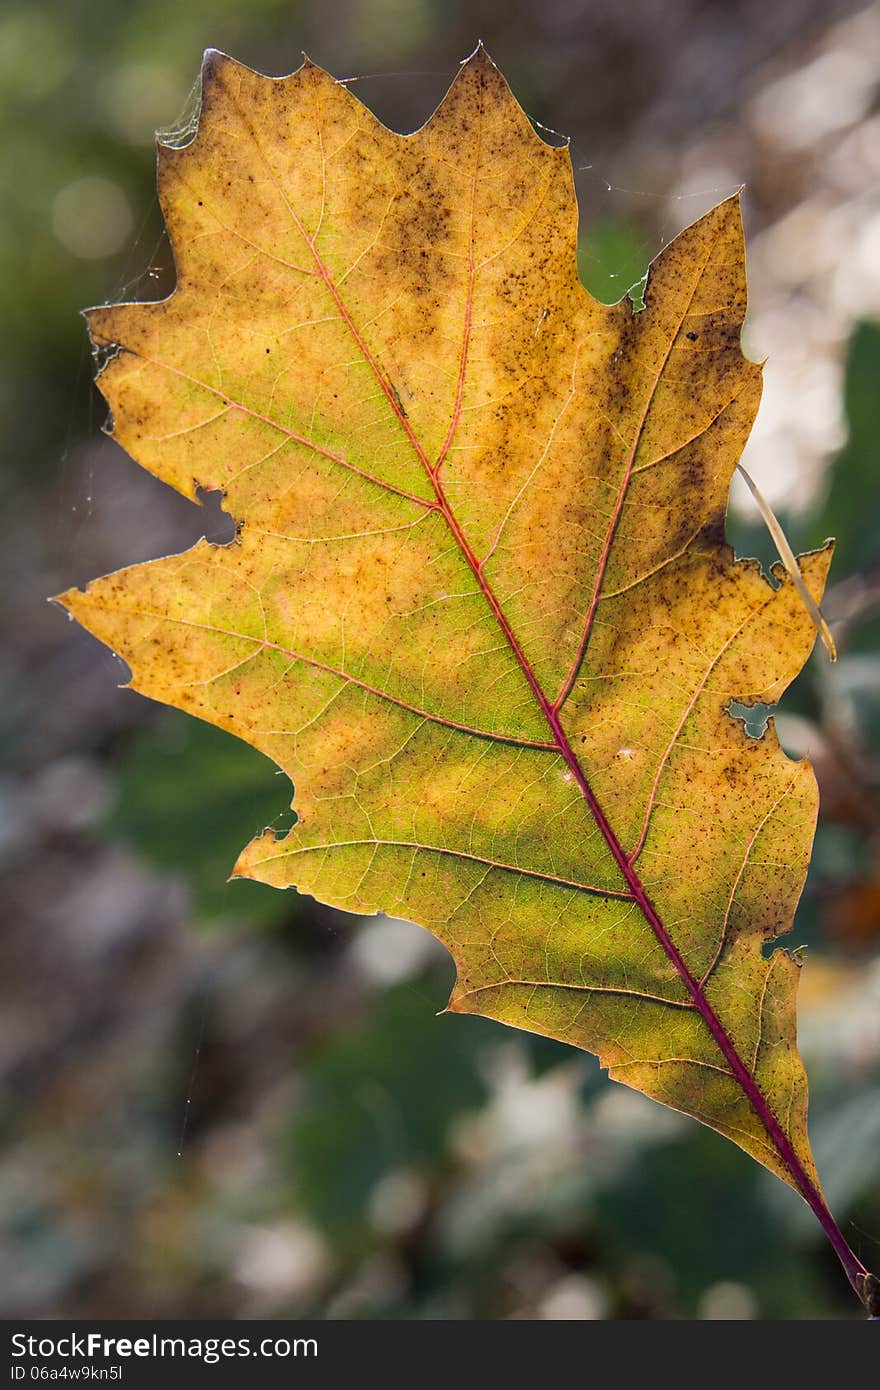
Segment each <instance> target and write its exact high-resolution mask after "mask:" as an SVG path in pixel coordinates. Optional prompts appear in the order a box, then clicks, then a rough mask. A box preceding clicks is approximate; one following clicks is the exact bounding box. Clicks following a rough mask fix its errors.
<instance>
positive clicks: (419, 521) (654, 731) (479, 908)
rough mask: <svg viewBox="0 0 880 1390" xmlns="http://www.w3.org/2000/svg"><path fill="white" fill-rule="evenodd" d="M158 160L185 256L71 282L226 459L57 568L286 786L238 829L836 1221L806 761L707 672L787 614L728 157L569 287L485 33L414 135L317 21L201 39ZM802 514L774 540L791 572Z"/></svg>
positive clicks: (457, 1001)
mask: <svg viewBox="0 0 880 1390" xmlns="http://www.w3.org/2000/svg"><path fill="white" fill-rule="evenodd" d="M159 182H160V193H161V200H162V207H163V210H164V214H165V218H166V221H167V225H168V230H169V234H170V237H171V241H172V244H173V248H174V254H175V259H176V265H177V276H178V280H177V288H176V290H175V292H174V293H173V294H172V295H171V296H170V298H168V299H166V300H164V301H162V302H159V303H142V304H122V305H114V306H111V307H108V308H98V309H94V310H91V311H90V312H89V315H88V318H89V327H90V332H91V335H92V339H93V341H94V343H95V345H96V347H97V348H98V349H99V350H100V352H101V353H102V355H103V356H104V357H105V358H106V362H105V365H103V369H102V370H101V372H100V378H99V380H100V387H101V390H102V392H103V393H104V395H105V397H106V398H107V401H108V402H109V405H110V407H111V410H112V420H113V429H112V432H113V435H114V437H115V438H116V439H117V440H118V441H119V443H120V444H121V445H123V446H124V448H126V449H127V450H128V452H129V453H130V454H131V455H132V456H133V457H134V458H135V459H136V460H137V461H138V462H139V463H140V464H142V465H143V466H144V467H145V468H147V469H149V470H150V471H151V472H152V473H154V474H155V475H156V477H158V478H160V479H162V480H163V481H164V482H166V483H168V484H170V485H171V486H172V487H174V488H176V489H178V491H180V492H182V493H183V494H185V495H186V496H188V497H195V495H196V491H197V489H198V488H200V487H201V488H207V489H219V490H221V491H222V493H223V495H224V497H225V506H226V507H227V509H228V510H229V512H230V513H231V514H232V516H233V517H234V518H235V519H236V522H237V524H238V535H237V537H236V539H235V541H234V542H232V543H231V544H229V545H225V546H223V545H215V544H209V543H208V542H206V541H204V540H203V541H201V542H200V543H199V544H197V545H196V546H194V547H193V548H192V549H191V550H189V551H187V552H186V553H185V554H182V555H177V556H171V557H169V558H166V559H161V560H157V561H155V562H152V563H149V564H143V565H137V566H134V567H133V568H131V569H127V570H123V571H121V572H119V573H117V574H112V575H109V576H107V577H106V578H104V579H100V580H97V581H96V582H94V583H93V584H91V585H90V586H89V588H88V589H87V591H86V592H84V593H83V592H79V591H71V592H70V593H68V594H66V595H64V596H63V599H62V601H63V602H64V603H65V604H66V605H67V607H68V608H69V610H70V612H71V613H72V614H74V615H75V616H76V618H77V619H78V620H79V621H80V622H81V623H83V624H84V625H85V626H86V627H87V628H88V629H89V630H90V631H91V632H93V633H94V634H95V635H96V636H98V637H99V638H100V639H101V640H102V641H104V642H105V643H107V644H108V645H109V646H110V647H112V648H113V649H114V650H115V651H117V652H118V653H120V655H121V656H122V657H123V658H124V659H125V661H126V662H127V663H128V664H129V666H130V668H131V673H132V679H131V685H132V687H133V688H134V689H135V690H138V691H140V692H142V693H143V694H145V695H149V696H151V697H152V698H154V699H156V700H160V701H163V702H165V703H167V704H170V705H175V706H178V707H180V708H181V709H184V710H188V711H190V712H191V713H193V714H195V715H198V716H199V717H200V718H202V719H205V720H208V721H210V722H211V723H213V724H216V725H219V726H220V727H222V728H224V729H228V730H229V731H230V732H232V733H234V734H237V735H238V736H239V737H240V738H242V739H245V740H246V741H247V742H248V743H251V744H253V745H254V746H255V747H256V748H259V749H260V750H261V751H262V752H263V753H265V754H268V755H269V756H270V757H271V758H272V759H274V760H275V762H276V763H277V764H278V766H279V767H280V768H282V769H283V770H284V772H285V773H287V775H288V776H289V777H290V779H291V781H292V782H293V784H294V787H295V800H294V807H295V810H296V813H297V817H298V819H297V823H296V825H295V826H294V829H293V830H292V832H291V833H290V834H289V835H287V836H286V837H285V838H283V839H276V837H275V835H274V834H272V833H271V832H266V833H265V834H263V835H262V836H260V837H259V838H258V839H256V840H255V841H254V842H253V843H252V844H251V845H249V846H248V848H247V849H246V850H245V851H244V853H243V854H242V855H241V857H240V859H239V861H238V863H237V865H236V867H235V873H236V874H237V875H242V876H247V877H251V878H255V879H260V880H262V881H264V882H266V883H270V884H274V885H277V886H278V887H286V886H289V885H295V886H296V887H297V888H298V889H299V890H300V891H301V892H305V893H310V894H313V895H314V896H315V897H317V898H319V899H321V900H322V901H323V902H326V903H330V904H333V905H335V906H337V907H340V908H345V909H347V910H348V911H351V912H356V913H372V912H376V911H378V910H383V911H386V912H390V913H393V914H395V915H397V916H402V917H406V918H409V919H411V920H412V921H414V922H417V923H420V924H421V925H422V926H424V927H427V928H429V929H430V930H431V931H432V932H434V933H435V934H436V935H437V936H438V937H439V938H440V939H441V940H442V941H443V942H444V943H445V944H446V946H447V947H448V949H449V951H450V952H451V953H452V955H453V957H454V958H455V962H456V965H457V969H458V974H457V982H456V985H455V989H454V992H453V995H452V998H451V1001H450V1008H451V1009H453V1010H456V1011H459V1012H470V1013H479V1014H485V1015H488V1016H490V1017H492V1018H496V1019H499V1020H501V1021H502V1022H503V1023H506V1024H510V1025H513V1026H515V1027H517V1028H524V1029H530V1030H532V1031H535V1032H538V1033H543V1034H547V1035H549V1036H551V1037H554V1038H559V1039H562V1040H564V1041H565V1042H568V1043H571V1044H573V1045H574V1046H576V1047H580V1048H585V1049H588V1050H589V1051H590V1052H593V1053H596V1054H597V1055H598V1056H599V1058H600V1059H601V1061H602V1064H603V1065H604V1066H605V1067H607V1068H608V1070H609V1072H610V1074H611V1076H612V1077H614V1078H615V1079H616V1080H618V1081H621V1082H625V1083H626V1084H627V1085H630V1086H632V1087H635V1088H636V1089H637V1090H640V1091H643V1092H645V1093H646V1094H647V1095H649V1096H653V1097H654V1098H656V1099H657V1100H660V1101H662V1102H664V1103H665V1104H667V1105H670V1106H674V1107H675V1108H677V1109H678V1110H682V1111H685V1112H687V1113H688V1114H690V1115H692V1116H694V1117H696V1118H697V1119H698V1120H701V1121H703V1122H704V1123H705V1124H708V1125H711V1126H712V1127H713V1128H715V1129H716V1130H719V1131H721V1133H723V1134H725V1135H727V1136H728V1137H729V1138H730V1139H732V1140H733V1141H734V1142H735V1143H737V1144H739V1145H741V1147H742V1148H744V1149H745V1150H747V1151H748V1152H749V1153H750V1154H751V1155H752V1156H753V1157H754V1158H756V1159H757V1160H759V1161H760V1162H761V1163H763V1164H765V1165H766V1166H767V1167H768V1168H770V1169H772V1170H773V1171H774V1172H775V1173H777V1174H778V1175H779V1176H780V1177H781V1178H783V1179H784V1180H785V1181H786V1182H788V1183H789V1184H791V1186H793V1187H794V1188H795V1189H796V1190H797V1191H798V1192H800V1193H801V1195H802V1196H803V1197H805V1199H806V1200H807V1201H808V1202H809V1203H810V1205H811V1206H812V1207H813V1209H814V1211H815V1212H816V1214H817V1215H818V1216H819V1219H820V1220H821V1221H822V1223H823V1225H824V1226H825V1228H826V1231H829V1233H830V1227H833V1229H834V1231H836V1230H837V1228H836V1227H834V1223H833V1220H832V1218H831V1217H830V1214H829V1213H828V1212H827V1208H826V1207H825V1204H824V1200H823V1198H822V1196H821V1192H820V1189H819V1186H818V1180H817V1177H816V1173H815V1170H814V1166H813V1161H812V1158H811V1155H810V1150H809V1144H808V1140H807V1131H806V1108H807V1087H806V1080H805V1076H804V1070H803V1066H802V1063H801V1061H800V1058H799V1056H798V1052H797V1047H796V1027H795V994H796V990H797V979H798V966H797V965H796V964H795V962H794V960H793V959H792V957H791V956H790V955H789V954H788V953H787V952H785V951H784V950H782V949H776V950H774V951H772V953H770V954H767V953H766V952H765V950H764V949H763V948H764V943H766V942H767V941H769V940H772V939H773V938H775V937H777V936H778V935H780V934H781V933H784V932H787V931H788V930H789V928H790V926H791V923H792V917H793V912H794V908H795V905H796V903H797V899H798V896H799V894H800V892H801V888H802V886H803V882H804V877H805V873H806V869H807V864H808V860H809V854H810V846H811V840H812V834H813V828H814V821H815V817H816V809H817V793H816V785H815V781H814V777H813V773H812V770H811V768H810V766H809V764H808V763H807V762H806V761H802V762H798V763H794V762H791V761H789V759H788V758H787V757H786V756H785V755H784V753H783V752H782V750H781V748H780V746H779V744H778V742H777V738H776V734H775V732H774V729H773V724H772V720H771V721H770V724H769V726H768V728H767V731H766V733H765V734H764V736H763V737H762V738H760V739H756V738H752V737H749V736H748V734H747V733H746V732H745V730H744V728H743V725H742V723H741V722H740V721H738V720H736V719H734V718H733V717H732V716H731V715H730V714H729V713H728V712H727V706H728V705H729V704H730V702H731V701H733V700H735V701H739V702H744V703H747V704H748V703H750V702H754V701H762V702H764V703H766V704H773V703H775V702H776V701H777V700H778V699H779V697H780V696H781V694H782V693H783V691H784V690H785V688H786V686H787V685H788V684H789V682H790V681H791V680H792V678H793V677H794V676H795V675H796V674H797V672H798V671H799V670H800V668H801V666H802V665H803V663H804V661H805V660H806V658H807V655H808V653H809V651H810V649H811V647H812V644H813V639H814V636H815V633H814V629H813V627H812V625H811V622H810V619H809V617H808V615H807V614H806V612H805V611H804V609H803V607H802V605H801V603H800V601H799V600H798V597H797V594H796V592H795V590H794V588H793V586H792V583H791V581H790V579H789V578H788V577H787V576H786V575H785V574H784V572H783V571H782V570H781V569H779V570H778V573H777V574H776V579H777V583H776V584H771V583H769V582H768V581H767V579H766V578H765V577H764V576H763V575H762V573H761V571H760V568H759V566H758V565H757V564H756V563H755V562H753V561H748V560H746V561H735V560H734V558H733V554H732V551H731V550H730V548H729V547H728V546H727V545H726V544H725V540H724V514H725V507H726V500H727V494H728V486H729V483H730V478H731V474H732V471H733V469H734V467H735V466H736V463H737V460H738V458H739V456H740V453H741V451H742V448H743V445H744V443H745V440H746V437H747V435H748V432H749V429H750V427H751V424H752V421H753V418H754V415H755V412H756V409H757V406H758V400H759V396H760V389H761V371H760V368H759V367H758V366H757V365H756V364H754V363H752V362H749V361H747V360H746V359H745V358H744V357H743V354H742V351H741V347H740V332H741V326H742V321H743V316H744V313H745V309H746V275H745V264H744V253H743V238H742V228H741V222H740V213H739V207H738V200H737V199H736V198H731V199H728V200H727V201H725V202H723V203H721V204H720V205H719V206H718V207H716V208H714V209H713V210H712V211H711V212H709V213H708V214H707V215H706V216H704V217H702V218H701V219H700V220H699V221H698V222H696V223H695V224H694V225H693V226H691V227H689V228H688V229H687V230H686V231H684V232H682V233H681V235H680V236H678V237H677V238H676V239H675V240H674V241H673V242H672V243H671V244H670V245H668V246H667V247H666V248H665V250H664V251H663V252H662V253H661V254H660V255H659V256H658V257H657V259H656V260H655V261H654V263H653V265H652V266H651V269H650V273H649V276H648V280H647V285H646V289H645V303H644V308H643V309H641V310H640V311H639V312H635V311H634V308H633V305H632V303H631V301H630V300H629V299H626V298H625V299H623V300H622V301H621V302H620V303H618V304H615V305H612V306H610V307H609V306H607V305H604V304H600V303H598V302H596V301H595V300H593V299H592V298H591V297H590V296H589V295H588V294H587V293H586V291H585V290H584V289H583V288H582V286H581V284H580V282H579V279H578V274H577V267H576V242H577V208H576V202H575V196H574V190H573V183H572V170H571V162H570V157H569V153H568V150H567V149H566V148H558V147H553V146H551V145H549V144H547V143H545V141H544V140H543V139H542V138H540V136H539V135H538V134H537V133H536V131H535V129H534V128H533V126H532V125H531V123H530V122H529V120H528V119H527V118H526V116H525V115H524V113H523V112H522V110H521V109H520V108H519V106H518V105H517V103H516V102H515V100H514V98H513V97H512V95H511V93H510V91H509V89H508V87H507V86H506V84H505V82H504V80H503V78H502V77H501V76H500V74H499V73H498V71H497V69H496V68H495V67H494V65H493V64H492V63H491V61H490V60H489V59H488V57H487V56H486V55H485V53H484V52H483V50H482V49H480V50H478V51H477V53H476V54H475V55H474V56H473V57H472V58H471V59H470V60H469V61H468V62H467V63H465V64H464V65H463V66H462V68H461V71H460V73H459V75H458V77H457V78H456V80H455V82H454V83H453V85H452V87H451V89H450V91H449V93H448V95H447V96H446V98H445V100H444V101H443V103H442V104H441V106H440V108H439V109H438V111H437V112H436V113H435V114H434V116H433V117H432V118H431V119H430V120H429V121H428V123H427V124H426V125H425V126H424V127H423V128H422V129H421V130H419V131H417V132H416V133H415V134H413V135H410V136H406V137H404V136H401V135H398V134H395V133H392V132H391V131H389V130H388V129H386V128H385V127H384V126H383V125H382V124H381V123H380V122H379V121H378V120H377V119H376V118H375V117H374V116H373V115H372V114H371V113H370V112H369V111H368V110H367V109H366V108H365V107H364V106H363V105H362V104H361V103H360V102H359V101H358V100H357V99H356V98H355V97H354V96H353V95H352V93H351V92H350V91H349V90H348V89H347V88H346V87H345V86H344V85H342V84H340V83H338V82H336V81H335V80H334V79H333V78H331V77H330V76H329V75H328V74H327V73H325V72H323V71H322V70H321V69H319V68H318V67H316V66H314V65H313V64H312V63H310V62H306V63H305V65H304V66H303V67H301V68H300V69H299V71H298V72H296V73H294V74H293V75H292V76H290V77H286V78H283V79H270V78H266V77H264V76H261V75H258V74H257V73H254V72H252V71H250V70H249V69H247V68H245V67H243V66H241V65H240V64H238V63H236V62H234V61H232V60H231V59H229V58H227V57H224V56H222V55H220V54H217V53H213V52H211V53H209V54H208V55H207V57H206V61H205V67H204V73H203V92H202V106H201V115H200V120H199V126H198V133H197V134H196V136H195V138H193V139H192V140H191V141H190V142H189V143H187V144H185V145H184V146H183V147H170V146H167V145H165V146H161V147H160V151H159ZM830 553H831V552H830V546H826V548H825V549H823V550H820V551H818V552H815V553H812V554H809V555H806V556H803V557H801V562H800V563H801V569H802V572H803V575H804V578H805V581H806V583H807V585H808V587H809V589H810V592H811V594H812V595H813V596H814V597H815V598H816V599H817V600H818V598H819V597H820V594H821V590H822V587H823V583H824V579H825V575H826V571H827V568H828V564H829V561H830ZM205 794H206V795H210V788H209V787H207V786H206V787H205ZM829 1223H830V1227H829ZM837 1236H838V1237H839V1241H840V1243H841V1244H842V1246H843V1250H844V1251H845V1250H846V1249H847V1247H846V1245H845V1242H843V1238H842V1237H841V1236H840V1234H839V1232H837ZM834 1239H835V1237H834V1235H833V1234H832V1240H834ZM838 1253H839V1254H840V1255H841V1259H843V1260H844V1263H846V1259H845V1256H844V1254H843V1253H842V1252H841V1249H840V1246H839V1245H838ZM849 1258H850V1261H851V1265H850V1268H848V1273H850V1277H851V1279H852V1278H854V1277H855V1276H858V1271H859V1270H861V1266H858V1262H857V1261H855V1257H854V1256H851V1255H850V1256H849ZM852 1262H854V1264H852ZM855 1266H858V1269H855ZM862 1272H863V1271H862ZM858 1277H861V1276H858Z"/></svg>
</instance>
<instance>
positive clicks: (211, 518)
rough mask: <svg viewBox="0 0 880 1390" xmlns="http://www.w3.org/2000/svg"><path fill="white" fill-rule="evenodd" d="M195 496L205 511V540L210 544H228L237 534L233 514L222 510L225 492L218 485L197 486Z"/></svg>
mask: <svg viewBox="0 0 880 1390" xmlns="http://www.w3.org/2000/svg"><path fill="white" fill-rule="evenodd" d="M196 496H197V497H198V499H199V503H200V505H201V506H202V508H203V509H204V513H205V520H204V526H205V540H206V541H210V542H211V544H212V545H229V543H230V541H234V540H235V537H236V536H237V534H238V524H237V522H236V520H235V517H234V516H230V515H229V512H227V511H224V510H223V503H224V501H225V500H226V498H225V494H224V493H223V492H222V490H221V489H220V488H218V487H201V486H200V487H197V488H196Z"/></svg>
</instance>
